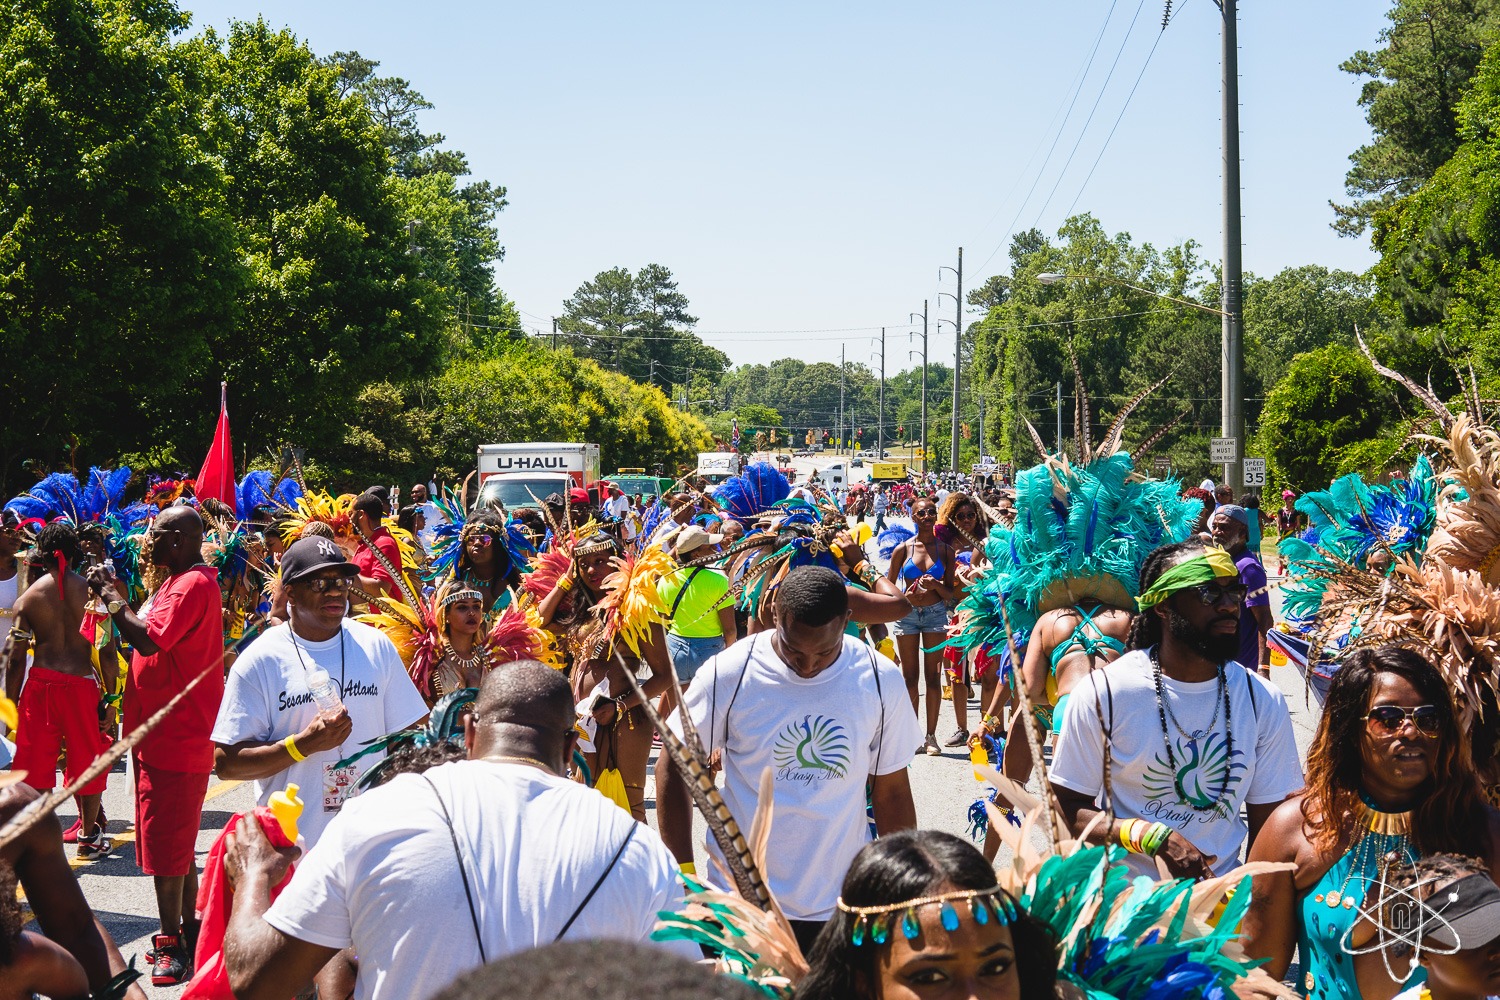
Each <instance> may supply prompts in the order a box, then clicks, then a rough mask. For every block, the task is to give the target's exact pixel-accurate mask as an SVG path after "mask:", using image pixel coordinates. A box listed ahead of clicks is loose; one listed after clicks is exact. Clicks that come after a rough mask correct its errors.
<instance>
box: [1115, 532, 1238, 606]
mask: <svg viewBox="0 0 1500 1000" xmlns="http://www.w3.org/2000/svg"><path fill="white" fill-rule="evenodd" d="M1239 575H1240V572H1239V570H1237V569H1235V567H1234V560H1233V559H1231V558H1230V556H1229V553H1228V552H1225V551H1224V550H1223V549H1221V548H1219V547H1218V546H1212V547H1210V548H1206V549H1204V550H1203V553H1202V554H1201V555H1196V556H1194V557H1193V558H1191V559H1185V560H1183V561H1182V562H1180V563H1178V564H1177V565H1176V566H1173V567H1172V568H1171V569H1169V570H1167V571H1166V572H1165V573H1163V574H1162V575H1161V576H1159V577H1157V578H1156V582H1155V583H1153V584H1152V585H1151V588H1150V589H1149V590H1147V591H1146V592H1145V593H1144V594H1142V595H1141V596H1140V597H1138V598H1136V601H1135V605H1136V607H1137V608H1139V609H1140V610H1142V611H1145V610H1146V609H1147V608H1153V607H1155V606H1156V605H1158V604H1160V603H1161V602H1162V601H1165V600H1166V599H1167V598H1169V597H1171V596H1172V595H1173V594H1175V593H1177V592H1178V591H1179V590H1186V589H1187V588H1188V587H1194V586H1197V585H1198V584H1200V583H1208V582H1209V581H1210V580H1214V579H1217V578H1218V577H1221V576H1234V577H1238V576H1239Z"/></svg>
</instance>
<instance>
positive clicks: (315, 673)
mask: <svg viewBox="0 0 1500 1000" xmlns="http://www.w3.org/2000/svg"><path fill="white" fill-rule="evenodd" d="M307 690H308V693H310V694H311V695H312V697H313V703H314V704H316V705H317V706H318V711H319V712H338V711H340V710H341V709H342V708H343V707H344V702H343V700H342V699H340V698H339V689H338V685H336V684H334V683H333V678H332V677H330V676H328V671H326V670H324V669H323V668H322V667H318V668H317V669H315V670H310V671H308V674H307Z"/></svg>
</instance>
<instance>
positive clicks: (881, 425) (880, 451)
mask: <svg viewBox="0 0 1500 1000" xmlns="http://www.w3.org/2000/svg"><path fill="white" fill-rule="evenodd" d="M877 405H878V406H879V407H880V409H879V412H877V413H876V414H875V457H876V458H884V457H885V327H883V326H882V327H881V328H880V402H879V403H878V404H877Z"/></svg>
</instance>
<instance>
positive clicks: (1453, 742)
mask: <svg viewBox="0 0 1500 1000" xmlns="http://www.w3.org/2000/svg"><path fill="white" fill-rule="evenodd" d="M1381 674H1395V675H1396V676H1398V677H1401V678H1403V679H1404V680H1406V681H1407V683H1409V684H1410V685H1411V686H1412V687H1413V688H1415V689H1416V691H1417V694H1418V697H1419V700H1420V702H1421V703H1423V704H1430V705H1434V706H1436V707H1437V710H1438V713H1439V715H1440V716H1441V720H1440V730H1439V732H1440V735H1439V736H1438V737H1437V743H1438V747H1437V755H1436V760H1435V761H1434V764H1433V772H1432V777H1431V778H1430V779H1429V780H1428V781H1427V782H1426V784H1425V785H1423V787H1422V789H1421V792H1422V796H1423V797H1422V799H1421V801H1420V802H1418V803H1417V804H1416V805H1415V806H1414V807H1412V810H1411V839H1412V845H1413V846H1414V847H1416V849H1417V850H1418V851H1419V852H1420V853H1421V854H1424V855H1427V854H1439V853H1450V854H1467V855H1477V856H1479V857H1484V858H1488V857H1489V855H1490V850H1489V846H1490V844H1489V837H1488V835H1487V833H1486V831H1487V830H1488V828H1489V824H1488V822H1487V820H1486V807H1485V803H1484V796H1483V793H1482V792H1481V790H1480V785H1479V778H1478V776H1477V775H1476V774H1475V772H1474V763H1473V760H1472V759H1471V758H1470V755H1469V740H1468V737H1467V735H1466V734H1465V733H1463V732H1462V731H1461V729H1460V727H1459V723H1458V713H1457V712H1456V711H1455V709H1454V706H1453V694H1452V692H1451V690H1450V689H1449V687H1448V684H1447V682H1445V681H1444V680H1443V675H1442V674H1441V673H1439V672H1438V669H1437V668H1436V667H1434V666H1433V665H1432V664H1431V663H1429V662H1427V660H1426V659H1425V658H1424V657H1423V656H1422V655H1421V654H1420V653H1417V652H1416V651H1415V650H1411V649H1407V648H1405V647H1403V646H1399V645H1396V644H1395V643H1388V644H1386V645H1384V646H1376V647H1373V648H1365V649H1358V650H1355V651H1354V652H1353V653H1351V654H1350V655H1349V656H1348V658H1346V659H1345V660H1344V663H1343V665H1342V666H1341V667H1340V668H1339V671H1338V673H1336V674H1335V675H1334V677H1333V683H1332V684H1330V685H1329V688H1328V697H1327V699H1326V700H1325V702H1324V705H1323V717H1322V718H1321V719H1319V720H1318V731H1317V733H1316V734H1315V735H1314V736H1313V742H1312V746H1311V747H1310V748H1309V749H1308V752H1307V791H1306V793H1305V794H1304V795H1303V798H1302V807H1301V808H1302V819H1303V826H1304V828H1305V829H1307V830H1308V831H1309V836H1310V839H1311V841H1312V844H1313V846H1314V847H1315V848H1317V849H1318V850H1320V851H1329V852H1331V851H1334V850H1337V849H1338V847H1339V845H1340V844H1341V843H1342V841H1343V838H1344V837H1345V835H1346V834H1347V833H1348V831H1349V829H1350V828H1351V826H1352V825H1353V824H1354V822H1355V819H1356V817H1357V815H1358V812H1359V808H1360V790H1361V788H1362V787H1363V784H1364V783H1363V780H1362V778H1363V776H1364V768H1365V762H1364V754H1363V753H1362V749H1361V748H1362V747H1363V745H1364V741H1365V740H1366V739H1367V738H1368V737H1367V734H1366V732H1365V721H1364V720H1365V715H1366V714H1368V712H1369V711H1370V698H1371V697H1372V695H1373V693H1374V689H1375V685H1376V682H1377V681H1378V680H1379V679H1380V675H1381Z"/></svg>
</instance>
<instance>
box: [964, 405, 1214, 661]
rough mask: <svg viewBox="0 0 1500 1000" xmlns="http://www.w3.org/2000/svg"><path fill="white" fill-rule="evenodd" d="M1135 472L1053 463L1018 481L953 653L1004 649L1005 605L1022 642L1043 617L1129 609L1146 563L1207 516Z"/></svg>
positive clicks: (1116, 457)
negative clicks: (1075, 607) (1007, 520)
mask: <svg viewBox="0 0 1500 1000" xmlns="http://www.w3.org/2000/svg"><path fill="white" fill-rule="evenodd" d="M1114 436H1115V435H1114V433H1113V431H1112V432H1111V433H1110V434H1109V435H1108V436H1107V438H1106V443H1108V440H1109V439H1112V438H1113V437H1114ZM1133 471H1134V469H1133V466H1132V463H1131V459H1130V455H1129V454H1127V453H1125V452H1123V451H1122V452H1117V453H1116V454H1113V455H1110V456H1108V457H1105V458H1099V459H1095V460H1094V461H1092V462H1090V463H1089V464H1088V465H1086V466H1082V467H1079V466H1076V465H1074V464H1072V462H1070V461H1069V460H1068V459H1067V458H1066V457H1060V458H1059V457H1054V458H1048V459H1047V460H1046V461H1044V462H1043V463H1042V464H1040V465H1037V466H1034V467H1033V468H1030V469H1027V470H1026V471H1025V472H1022V473H1021V474H1020V475H1018V476H1017V477H1016V510H1017V513H1016V519H1015V523H1014V524H1013V525H1012V526H1010V527H1005V526H1003V525H999V526H996V527H995V528H993V529H992V530H991V531H990V534H989V538H988V539H987V540H986V541H985V544H984V555H985V557H986V559H987V560H988V562H989V566H988V567H987V568H986V569H985V570H984V571H983V572H982V573H981V574H980V576H979V577H978V579H977V580H976V581H975V583H974V584H973V585H972V586H971V587H970V590H969V596H968V597H966V598H965V599H964V600H963V601H962V602H961V603H960V604H959V610H960V612H967V613H968V614H967V616H966V618H965V620H964V622H963V626H962V632H961V633H960V634H959V635H958V636H955V637H954V639H951V640H949V644H950V645H953V646H956V647H957V648H959V649H962V650H963V651H965V652H968V651H969V650H973V649H983V650H993V649H996V648H999V647H1000V646H1002V645H1003V643H1004V621H1003V620H1002V615H1001V614H1000V610H1001V609H1000V605H1001V604H1003V605H1004V611H1005V615H1004V616H1003V617H1004V618H1005V619H1008V621H1009V624H1010V627H1011V628H1014V629H1015V630H1016V633H1017V634H1018V635H1026V634H1029V633H1030V631H1031V629H1032V627H1033V626H1034V625H1035V624H1036V621H1037V619H1038V618H1039V617H1040V616H1041V614H1042V613H1043V612H1045V611H1050V610H1052V609H1055V608H1061V607H1067V606H1068V605H1072V604H1077V603H1079V602H1080V601H1089V600H1093V601H1099V602H1100V603H1103V604H1107V605H1111V606H1113V607H1119V608H1129V607H1132V606H1133V603H1134V598H1135V596H1136V595H1137V594H1139V593H1140V570H1141V565H1142V564H1143V563H1144V562H1145V560H1146V556H1147V555H1149V554H1150V552H1151V550H1152V549H1155V548H1157V547H1158V546H1160V545H1165V544H1167V543H1169V542H1180V541H1182V540H1183V539H1184V538H1186V537H1187V536H1188V534H1189V532H1190V531H1191V529H1192V524H1193V520H1194V518H1195V517H1196V515H1197V513H1198V511H1199V510H1200V509H1201V508H1200V507H1199V505H1198V503H1197V502H1196V501H1193V500H1186V499H1183V498H1182V497H1180V496H1178V492H1177V483H1176V482H1175V481H1174V480H1158V479H1148V480H1145V481H1138V480H1136V479H1135V477H1134V476H1133Z"/></svg>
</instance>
